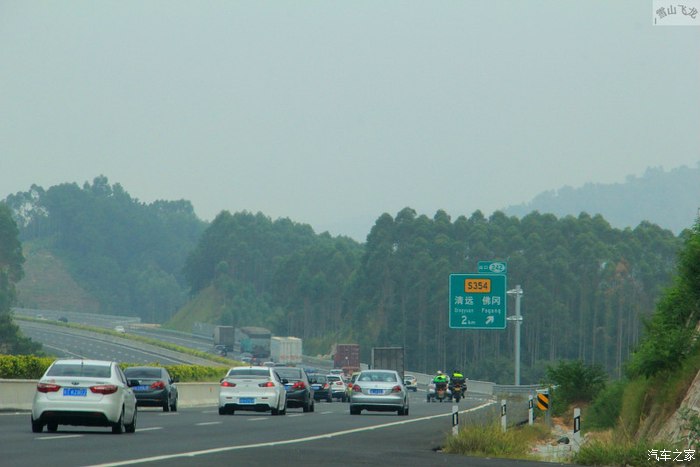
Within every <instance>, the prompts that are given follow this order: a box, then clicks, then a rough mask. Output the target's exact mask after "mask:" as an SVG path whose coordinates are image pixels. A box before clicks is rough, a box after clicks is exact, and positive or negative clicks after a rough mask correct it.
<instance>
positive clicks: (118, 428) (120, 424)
mask: <svg viewBox="0 0 700 467" xmlns="http://www.w3.org/2000/svg"><path fill="white" fill-rule="evenodd" d="M124 429H125V427H124V407H122V413H121V415H119V420H117V423H115V424H114V425H112V433H114V434H115V435H120V434H122V433H124Z"/></svg>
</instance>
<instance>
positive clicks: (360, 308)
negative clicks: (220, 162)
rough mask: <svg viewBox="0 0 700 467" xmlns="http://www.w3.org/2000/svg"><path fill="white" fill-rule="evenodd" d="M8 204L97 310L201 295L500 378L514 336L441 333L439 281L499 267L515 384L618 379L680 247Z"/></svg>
mask: <svg viewBox="0 0 700 467" xmlns="http://www.w3.org/2000/svg"><path fill="white" fill-rule="evenodd" d="M6 204H7V206H8V207H9V208H10V209H11V211H12V214H13V216H14V219H15V220H16V222H17V225H18V226H19V238H20V240H21V241H23V242H42V243H43V244H45V245H47V246H48V247H50V248H51V249H52V251H54V252H55V254H56V255H57V256H59V257H60V258H61V259H62V260H63V261H64V262H65V263H66V264H67V265H68V267H69V270H70V271H71V273H72V274H73V275H74V277H75V278H76V280H77V281H78V282H79V283H80V284H81V285H82V286H83V287H84V288H85V289H86V290H88V291H89V292H90V293H91V294H93V295H94V296H95V297H96V298H97V299H98V300H99V302H100V304H101V309H102V310H103V311H104V312H107V313H118V314H120V313H121V314H130V315H138V316H141V317H142V318H143V319H144V320H146V321H153V322H160V323H167V321H168V320H169V318H170V317H171V316H172V315H173V313H174V311H175V310H176V309H178V308H180V307H181V306H182V305H183V304H185V303H186V301H187V300H188V298H194V297H196V296H197V295H198V294H201V293H205V292H207V291H211V290H213V291H215V292H216V294H215V295H216V296H217V297H220V299H219V301H218V302H217V303H216V304H215V305H212V306H211V308H212V309H211V310H208V312H209V314H208V317H209V321H210V322H211V323H212V324H227V325H234V326H246V325H262V326H266V327H269V328H270V329H271V330H272V331H273V332H274V333H275V334H277V335H294V336H298V337H301V338H303V339H304V346H305V351H306V353H327V352H328V350H329V348H330V346H331V345H332V344H333V343H336V342H357V343H359V344H361V346H362V349H363V359H364V360H365V361H366V360H367V358H368V354H369V349H370V348H371V347H372V346H387V345H401V346H404V347H405V349H406V361H407V366H408V367H410V368H412V369H415V370H418V371H423V372H427V373H430V372H433V371H435V370H437V369H444V370H450V369H452V368H460V369H462V370H463V371H464V372H466V373H467V374H468V375H469V377H471V378H474V379H489V380H495V381H498V382H503V383H506V382H510V381H512V375H513V357H512V356H513V350H514V349H513V329H512V328H511V327H510V326H509V327H508V329H507V330H505V331H502V330H454V329H449V327H448V323H447V318H448V316H447V315H448V303H447V296H448V277H449V274H451V273H462V272H476V264H477V262H478V261H481V260H500V261H507V263H508V284H509V287H512V286H515V285H516V284H519V285H521V286H522V288H523V290H524V292H525V294H524V296H523V300H522V314H523V316H524V321H523V326H522V332H523V337H522V348H521V353H522V380H523V382H536V381H537V380H539V379H540V378H541V377H542V376H543V375H544V371H545V365H544V364H543V362H547V361H553V360H560V359H580V360H582V361H585V362H588V363H591V364H600V365H602V366H603V367H604V368H605V369H606V370H607V371H608V372H609V373H610V374H613V375H616V376H617V375H620V374H621V369H622V366H623V363H624V362H625V361H626V359H627V358H628V356H629V354H630V351H631V349H633V348H634V347H635V346H636V345H637V344H638V343H639V340H640V335H641V333H642V331H643V322H644V320H645V319H646V318H648V317H649V316H650V315H651V313H652V311H653V309H654V305H655V302H656V300H657V298H658V297H659V294H660V291H661V290H662V289H663V287H665V286H667V285H668V284H669V282H670V280H671V277H672V275H673V273H674V271H675V268H676V254H677V252H678V250H679V248H680V245H681V244H682V241H683V235H681V236H675V235H674V234H673V233H672V232H670V231H668V230H664V229H662V228H660V227H658V226H656V225H653V224H651V223H648V222H643V223H641V224H639V225H638V226H637V227H635V228H634V229H631V228H625V229H622V230H621V229H616V228H613V227H611V226H610V225H609V223H608V222H607V221H606V220H605V219H604V218H603V217H602V216H600V215H596V216H589V215H587V214H585V213H582V214H580V215H579V216H578V217H573V216H566V217H563V218H557V217H556V216H554V215H551V214H540V213H538V212H532V213H530V214H527V215H525V216H524V217H522V218H517V217H512V216H511V217H509V216H506V215H505V214H504V213H502V212H496V213H494V214H492V215H491V216H490V217H488V218H487V217H485V216H484V215H483V214H482V213H481V212H480V211H476V212H474V213H473V214H472V215H471V216H470V217H466V216H459V217H458V218H456V219H454V220H452V219H451V218H450V216H448V215H447V214H446V213H445V212H443V211H438V212H436V213H435V215H434V216H433V217H432V218H430V217H427V216H425V215H420V216H419V215H417V214H416V212H415V211H414V210H413V209H411V208H405V209H403V210H401V211H400V212H399V213H397V214H396V216H391V215H389V214H382V215H381V216H380V217H379V218H378V219H377V221H376V222H375V225H374V226H373V227H372V229H371V231H370V233H369V235H368V237H367V242H366V243H365V244H360V243H358V242H356V241H354V240H352V239H350V238H346V237H332V236H330V235H329V234H327V233H322V234H316V233H315V232H314V231H313V229H312V228H311V227H310V226H308V225H304V224H298V223H295V222H292V221H291V220H289V219H277V220H274V221H273V220H272V219H270V218H269V217H267V216H265V215H263V214H261V213H258V214H252V213H249V212H239V213H234V214H231V213H229V212H227V211H223V212H221V213H220V214H219V215H218V216H217V217H216V218H215V219H214V220H213V221H212V222H211V223H210V224H207V223H205V222H202V221H201V220H199V219H197V217H196V216H195V215H194V212H193V210H192V207H191V205H190V203H189V202H186V201H176V202H165V201H158V202H155V203H152V204H144V203H140V202H138V200H135V199H133V198H131V197H130V196H129V195H128V194H127V193H126V192H125V191H124V190H123V189H122V188H121V186H119V185H118V184H115V185H110V184H109V182H108V180H107V179H106V178H105V177H98V178H96V179H95V180H94V181H93V183H92V184H89V183H86V184H85V185H84V186H83V187H82V188H81V187H78V186H77V185H75V184H65V185H58V186H55V187H52V188H50V189H48V190H43V189H42V188H40V187H36V186H34V187H32V189H31V190H30V191H28V192H26V193H18V194H16V195H12V196H10V197H8V199H7V200H6ZM8 297H9V296H8ZM180 309H181V310H183V309H184V308H180ZM509 309H511V310H512V309H513V307H512V303H511V304H510V305H509ZM181 312H182V311H181Z"/></svg>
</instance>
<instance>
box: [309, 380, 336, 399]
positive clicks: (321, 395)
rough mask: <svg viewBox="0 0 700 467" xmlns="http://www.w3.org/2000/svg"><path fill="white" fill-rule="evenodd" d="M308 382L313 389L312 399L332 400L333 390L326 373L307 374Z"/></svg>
mask: <svg viewBox="0 0 700 467" xmlns="http://www.w3.org/2000/svg"><path fill="white" fill-rule="evenodd" d="M309 383H311V388H312V389H313V390H314V400H317V401H320V400H324V401H326V402H333V392H332V391H331V385H330V382H329V381H328V378H327V377H326V375H320V374H318V373H312V374H309Z"/></svg>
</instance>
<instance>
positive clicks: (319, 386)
mask: <svg viewBox="0 0 700 467" xmlns="http://www.w3.org/2000/svg"><path fill="white" fill-rule="evenodd" d="M311 387H312V388H314V390H316V389H321V385H320V384H312V385H311Z"/></svg>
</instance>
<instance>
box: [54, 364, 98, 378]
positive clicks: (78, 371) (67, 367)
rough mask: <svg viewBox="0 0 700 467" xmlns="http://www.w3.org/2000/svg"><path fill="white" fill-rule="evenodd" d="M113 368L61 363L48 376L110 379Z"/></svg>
mask: <svg viewBox="0 0 700 467" xmlns="http://www.w3.org/2000/svg"><path fill="white" fill-rule="evenodd" d="M111 374H112V368H111V367H110V366H107V365H89V364H80V363H60V364H57V365H53V366H52V367H51V368H50V369H49V371H48V372H47V373H46V376H89V377H92V378H109V377H110V376H111Z"/></svg>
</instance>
